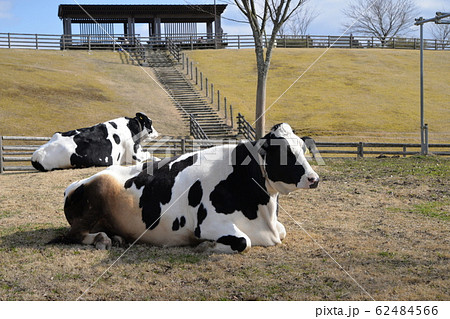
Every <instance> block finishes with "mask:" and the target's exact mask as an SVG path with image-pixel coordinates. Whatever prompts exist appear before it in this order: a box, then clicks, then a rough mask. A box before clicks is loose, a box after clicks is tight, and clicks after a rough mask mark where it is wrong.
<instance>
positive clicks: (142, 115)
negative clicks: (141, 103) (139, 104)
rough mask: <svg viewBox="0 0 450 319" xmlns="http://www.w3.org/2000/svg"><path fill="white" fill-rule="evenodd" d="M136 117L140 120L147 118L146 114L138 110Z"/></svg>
mask: <svg viewBox="0 0 450 319" xmlns="http://www.w3.org/2000/svg"><path fill="white" fill-rule="evenodd" d="M136 118H137V119H138V120H140V121H143V120H145V119H148V117H147V115H145V114H144V113H140V112H138V113H136Z"/></svg>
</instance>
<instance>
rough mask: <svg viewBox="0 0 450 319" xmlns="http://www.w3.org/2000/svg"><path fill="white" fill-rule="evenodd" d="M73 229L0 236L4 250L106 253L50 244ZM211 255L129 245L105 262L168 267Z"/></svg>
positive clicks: (186, 249)
mask: <svg viewBox="0 0 450 319" xmlns="http://www.w3.org/2000/svg"><path fill="white" fill-rule="evenodd" d="M68 230H69V228H68V227H50V228H40V229H33V230H29V229H21V228H20V227H19V229H17V230H15V231H11V232H10V233H9V234H5V235H1V236H0V250H3V251H15V252H17V251H18V249H20V248H25V249H37V250H47V249H48V250H54V251H55V250H56V251H60V252H61V253H64V252H67V251H70V252H71V253H73V254H74V255H77V254H80V253H81V252H82V251H90V252H92V253H93V254H95V255H96V254H104V251H102V250H97V249H95V248H94V247H93V246H92V245H81V244H60V243H58V244H49V242H50V241H51V240H52V239H54V238H56V237H58V236H61V235H64V234H65V233H67V231H68ZM210 255H211V254H210V253H208V252H198V251H196V248H195V247H190V246H186V247H159V246H151V245H146V244H139V243H137V244H134V245H132V246H131V245H129V244H128V245H125V246H124V247H116V246H113V247H111V249H110V250H108V251H107V255H106V258H104V260H103V261H102V262H103V263H105V264H111V263H113V262H115V261H119V260H120V262H121V263H128V264H139V263H145V262H158V263H164V264H165V265H167V267H169V268H170V267H171V266H174V265H183V264H197V263H201V262H202V261H204V260H206V259H208V257H209V256H210Z"/></svg>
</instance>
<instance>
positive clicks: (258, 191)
mask: <svg viewBox="0 0 450 319" xmlns="http://www.w3.org/2000/svg"><path fill="white" fill-rule="evenodd" d="M304 146H305V145H304V142H303V141H302V139H300V138H299V137H297V136H296V135H295V134H294V133H293V132H292V129H291V127H290V126H289V125H288V124H279V125H276V126H275V127H273V128H272V130H271V131H270V133H268V134H267V135H266V136H265V137H264V138H262V139H260V140H258V141H257V142H253V143H251V142H246V143H241V144H238V145H223V146H218V147H213V148H209V149H206V150H202V151H198V152H193V153H187V154H184V155H182V156H179V157H177V158H172V159H169V160H163V161H160V162H155V163H153V164H149V163H146V164H141V165H137V166H132V167H120V166H119V167H117V166H112V167H110V168H108V169H106V170H104V171H102V172H99V173H97V174H95V175H93V176H91V177H90V178H87V179H84V180H81V181H78V182H75V183H73V184H72V185H70V186H69V187H68V188H67V189H66V192H65V204H64V212H65V216H66V218H67V220H68V222H69V224H70V225H71V228H70V230H69V232H68V233H67V234H66V235H65V236H63V237H61V238H59V239H56V240H55V241H54V242H65V243H83V244H93V245H95V246H96V247H97V248H109V247H110V246H111V238H120V241H126V242H135V241H137V242H142V243H148V244H152V245H161V246H182V245H196V244H200V243H203V245H205V246H206V247H207V248H208V249H212V250H214V251H219V252H227V253H229V252H243V251H245V250H247V249H249V248H250V247H251V246H252V245H258V246H271V245H276V244H279V243H281V241H282V240H283V239H284V238H285V236H286V230H285V228H284V226H283V225H282V224H281V223H280V222H279V221H278V220H277V208H278V201H277V200H278V195H279V193H281V194H287V193H289V192H292V191H294V190H297V189H300V188H304V189H308V188H316V187H317V185H318V183H319V176H318V175H317V174H316V172H314V170H313V169H312V168H311V166H310V165H309V163H308V162H307V160H306V158H305V156H304Z"/></svg>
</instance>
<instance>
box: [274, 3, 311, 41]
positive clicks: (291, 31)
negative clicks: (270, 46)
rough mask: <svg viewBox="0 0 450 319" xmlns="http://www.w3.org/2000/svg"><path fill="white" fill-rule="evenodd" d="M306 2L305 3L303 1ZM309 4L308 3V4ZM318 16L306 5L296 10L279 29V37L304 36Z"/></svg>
mask: <svg viewBox="0 0 450 319" xmlns="http://www.w3.org/2000/svg"><path fill="white" fill-rule="evenodd" d="M305 2H306V1H305ZM308 3H309V2H308ZM318 16H319V14H318V13H317V11H316V10H315V9H314V8H313V7H311V6H308V5H302V6H301V7H300V8H298V9H297V10H296V11H295V13H294V14H293V15H292V16H291V18H290V19H289V20H288V21H286V23H285V24H284V25H283V26H282V27H281V28H280V32H279V33H278V34H279V35H306V34H307V32H308V28H309V26H310V25H311V23H312V22H313V21H314V19H316V18H317V17H318Z"/></svg>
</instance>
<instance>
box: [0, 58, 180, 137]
mask: <svg viewBox="0 0 450 319" xmlns="http://www.w3.org/2000/svg"><path fill="white" fill-rule="evenodd" d="M146 72H147V73H148V74H147V73H146ZM0 74H1V77H0V96H1V98H0V135H30V136H50V135H51V134H53V132H55V131H67V130H71V129H74V128H80V127H86V126H91V125H93V124H96V123H99V122H104V121H107V120H110V119H113V118H116V117H120V116H128V117H133V116H134V115H135V113H136V112H138V111H140V112H144V113H146V114H147V115H148V116H149V117H150V118H151V119H152V120H153V122H154V126H155V128H156V130H157V131H158V132H160V133H161V134H164V135H172V136H177V135H186V134H188V130H187V128H186V125H184V124H183V122H182V120H181V117H180V116H179V114H178V112H177V110H176V109H175V107H173V105H172V103H171V101H170V100H169V98H168V96H167V94H166V93H165V92H164V91H163V90H162V89H161V88H160V87H159V85H158V84H157V83H156V82H155V81H154V80H153V79H152V78H151V77H154V76H153V74H152V71H151V69H150V68H145V71H144V70H143V69H141V68H140V67H138V66H133V65H131V64H128V63H127V59H126V57H125V55H124V53H123V52H109V51H108V52H106V51H105V52H102V51H92V52H87V51H53V50H48V51H45V50H38V51H35V50H9V49H1V50H0Z"/></svg>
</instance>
